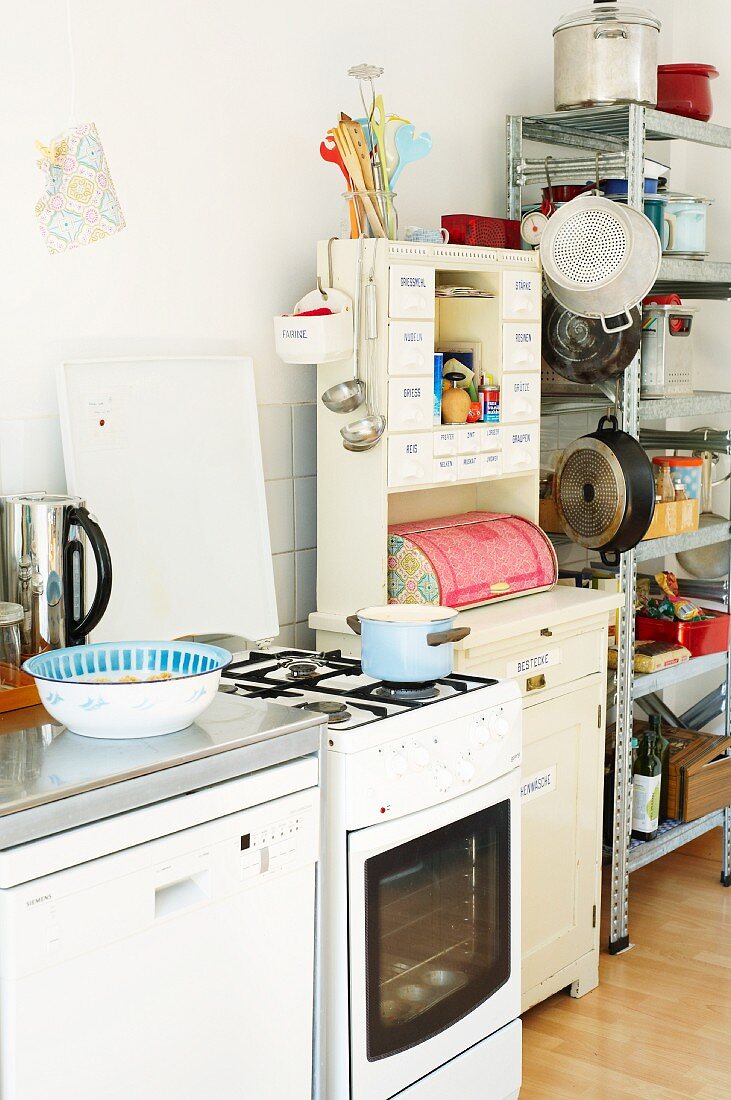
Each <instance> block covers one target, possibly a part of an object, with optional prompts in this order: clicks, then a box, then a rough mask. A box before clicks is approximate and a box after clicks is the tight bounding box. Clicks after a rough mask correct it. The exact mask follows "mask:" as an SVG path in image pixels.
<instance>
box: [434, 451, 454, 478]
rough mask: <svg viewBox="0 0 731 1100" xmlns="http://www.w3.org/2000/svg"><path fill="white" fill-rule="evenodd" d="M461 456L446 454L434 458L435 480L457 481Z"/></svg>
mask: <svg viewBox="0 0 731 1100" xmlns="http://www.w3.org/2000/svg"><path fill="white" fill-rule="evenodd" d="M459 461H460V460H459V458H458V457H457V456H456V455H444V456H443V457H442V458H435V459H434V480H435V481H436V482H439V481H456V480H457V478H458V476H459V474H458V463H459Z"/></svg>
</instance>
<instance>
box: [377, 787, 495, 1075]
mask: <svg viewBox="0 0 731 1100" xmlns="http://www.w3.org/2000/svg"><path fill="white" fill-rule="evenodd" d="M365 895H366V996H367V1019H368V1037H367V1052H368V1059H369V1061H374V1060H375V1059H377V1058H384V1057H386V1056H388V1055H391V1054H397V1053H399V1052H400V1051H403V1050H408V1049H409V1047H413V1046H416V1045H417V1044H418V1043H423V1042H424V1041H425V1040H426V1039H429V1038H431V1036H433V1035H437V1034H438V1033H439V1032H440V1031H444V1030H445V1028H448V1027H450V1026H451V1025H452V1024H454V1023H456V1022H457V1021H458V1020H460V1019H462V1018H463V1017H464V1016H466V1015H467V1014H468V1013H469V1012H471V1011H472V1010H473V1009H474V1008H476V1007H477V1006H478V1005H480V1004H482V1003H483V1002H484V1001H486V1000H487V999H488V998H489V997H490V996H491V995H492V994H493V993H494V992H495V991H496V990H497V989H499V988H500V986H502V985H504V984H505V982H506V981H507V980H508V978H509V977H510V803H509V802H502V803H500V804H499V805H497V806H491V807H489V808H488V809H485V810H481V811H480V812H479V813H476V814H472V815H471V816H470V817H466V818H462V819H461V820H460V821H456V822H453V823H451V824H449V825H445V826H444V827H443V828H441V829H437V830H435V831H434V832H432V833H427V834H426V835H425V836H420V837H417V838H416V839H414V840H410V841H408V842H407V843H406V844H401V845H399V846H398V847H397V848H391V849H389V850H388V851H386V852H382V853H380V854H379V855H376V856H372V857H371V858H370V859H367V860H366V862H365Z"/></svg>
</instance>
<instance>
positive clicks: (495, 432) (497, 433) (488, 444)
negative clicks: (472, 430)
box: [480, 424, 503, 454]
mask: <svg viewBox="0 0 731 1100" xmlns="http://www.w3.org/2000/svg"><path fill="white" fill-rule="evenodd" d="M502 438H503V430H502V428H500V427H498V425H497V424H483V425H482V428H481V429H480V450H481V451H482V452H483V453H485V454H486V453H487V452H488V451H499V450H500V448H501V447H502Z"/></svg>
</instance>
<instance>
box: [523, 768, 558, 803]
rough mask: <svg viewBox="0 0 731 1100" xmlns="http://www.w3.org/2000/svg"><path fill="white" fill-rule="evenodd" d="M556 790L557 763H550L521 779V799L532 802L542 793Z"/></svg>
mask: <svg viewBox="0 0 731 1100" xmlns="http://www.w3.org/2000/svg"><path fill="white" fill-rule="evenodd" d="M555 790H556V765H555V764H550V765H549V767H547V768H543V769H542V771H539V772H536V773H535V775H529V776H527V777H526V778H525V779H521V781H520V801H521V802H531V801H532V800H533V799H534V798H540V796H541V795H542V794H551V792H552V791H555Z"/></svg>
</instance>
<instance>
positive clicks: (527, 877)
mask: <svg viewBox="0 0 731 1100" xmlns="http://www.w3.org/2000/svg"><path fill="white" fill-rule="evenodd" d="M604 691H605V687H604V679H603V677H592V678H591V681H590V683H588V684H587V685H586V686H585V687H579V688H576V689H575V690H573V691H571V692H569V693H567V694H565V695H562V696H560V697H558V698H554V699H552V700H551V699H549V700H546V701H545V702H538V703H536V704H535V705H533V706H531V705H530V696H528V697H527V698H526V700H525V703H526V707H525V710H524V711H523V765H522V790H521V796H522V797H521V803H522V823H523V854H522V859H523V874H522V886H523V909H522V912H523V926H522V927H523V993H524V994H525V993H526V992H527V991H528V990H531V989H533V988H534V987H535V986H537V985H538V984H539V983H540V982H543V981H545V980H547V979H549V978H550V977H551V976H552V975H554V974H556V973H557V972H558V971H559V970H561V969H563V967H566V966H569V965H571V964H572V963H573V962H574V961H575V960H577V959H580V958H581V957H582V956H583V955H585V954H586V953H587V952H590V951H591V950H592V947H593V946H594V942H595V937H596V930H595V927H594V921H595V920H596V921H597V922H598V920H599V915H598V914H599V888H600V881H601V879H600V867H599V860H600V855H599V853H600V849H599V831H600V828H601V811H602V777H603V761H604V723H603V720H602V716H601V714H600V711H599V708H600V707H602V706H603V696H604ZM594 906H596V910H595V909H594ZM535 999H539V998H534V1000H535Z"/></svg>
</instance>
